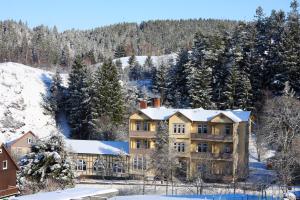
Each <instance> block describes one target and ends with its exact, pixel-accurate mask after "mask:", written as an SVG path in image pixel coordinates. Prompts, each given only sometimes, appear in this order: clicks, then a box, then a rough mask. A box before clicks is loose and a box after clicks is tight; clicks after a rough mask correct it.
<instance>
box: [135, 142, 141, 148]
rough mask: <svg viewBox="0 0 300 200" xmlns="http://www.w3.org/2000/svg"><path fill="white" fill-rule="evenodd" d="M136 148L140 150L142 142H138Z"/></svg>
mask: <svg viewBox="0 0 300 200" xmlns="http://www.w3.org/2000/svg"><path fill="white" fill-rule="evenodd" d="M136 148H137V149H140V148H141V140H137V141H136Z"/></svg>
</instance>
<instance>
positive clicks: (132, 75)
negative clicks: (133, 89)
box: [128, 55, 142, 81]
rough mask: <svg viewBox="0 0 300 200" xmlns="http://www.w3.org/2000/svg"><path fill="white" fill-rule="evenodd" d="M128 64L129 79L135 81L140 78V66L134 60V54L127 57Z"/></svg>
mask: <svg viewBox="0 0 300 200" xmlns="http://www.w3.org/2000/svg"><path fill="white" fill-rule="evenodd" d="M128 65H129V75H128V76H129V80H131V81H136V80H140V79H141V76H142V67H141V65H140V64H139V63H138V61H137V60H136V57H135V55H132V56H130V57H129V59H128Z"/></svg>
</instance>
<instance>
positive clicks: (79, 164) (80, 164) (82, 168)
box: [76, 159, 86, 171]
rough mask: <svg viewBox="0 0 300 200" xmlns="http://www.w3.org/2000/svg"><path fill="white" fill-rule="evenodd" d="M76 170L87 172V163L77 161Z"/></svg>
mask: <svg viewBox="0 0 300 200" xmlns="http://www.w3.org/2000/svg"><path fill="white" fill-rule="evenodd" d="M76 170H78V171H85V170H86V162H85V161H84V160H81V159H80V160H77V162H76Z"/></svg>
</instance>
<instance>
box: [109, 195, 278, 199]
mask: <svg viewBox="0 0 300 200" xmlns="http://www.w3.org/2000/svg"><path fill="white" fill-rule="evenodd" d="M133 199H139V200H261V198H260V197H259V196H253V195H243V194H236V195H233V194H226V195H177V196H164V195H136V196H118V197H112V198H110V199H109V200H133ZM267 199H268V200H279V198H272V197H268V198H267Z"/></svg>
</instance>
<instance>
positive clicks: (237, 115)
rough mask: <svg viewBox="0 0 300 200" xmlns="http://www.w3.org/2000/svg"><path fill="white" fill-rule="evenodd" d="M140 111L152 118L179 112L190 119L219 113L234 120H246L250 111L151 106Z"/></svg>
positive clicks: (212, 116)
mask: <svg viewBox="0 0 300 200" xmlns="http://www.w3.org/2000/svg"><path fill="white" fill-rule="evenodd" d="M140 111H141V112H142V113H143V114H145V115H146V116H148V117H149V118H151V119H153V120H167V119H168V118H169V117H171V116H172V115H173V114H175V113H181V114H182V115H184V116H185V117H186V118H188V119H189V120H191V121H203V122H205V121H210V120H211V119H213V118H214V117H216V116H217V115H219V114H223V115H225V116H227V117H228V118H230V119H231V120H232V121H234V122H242V121H248V120H249V117H250V111H243V110H240V109H239V110H204V109H203V108H196V109H174V108H166V107H163V106H162V107H159V108H152V107H148V108H146V109H140Z"/></svg>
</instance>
